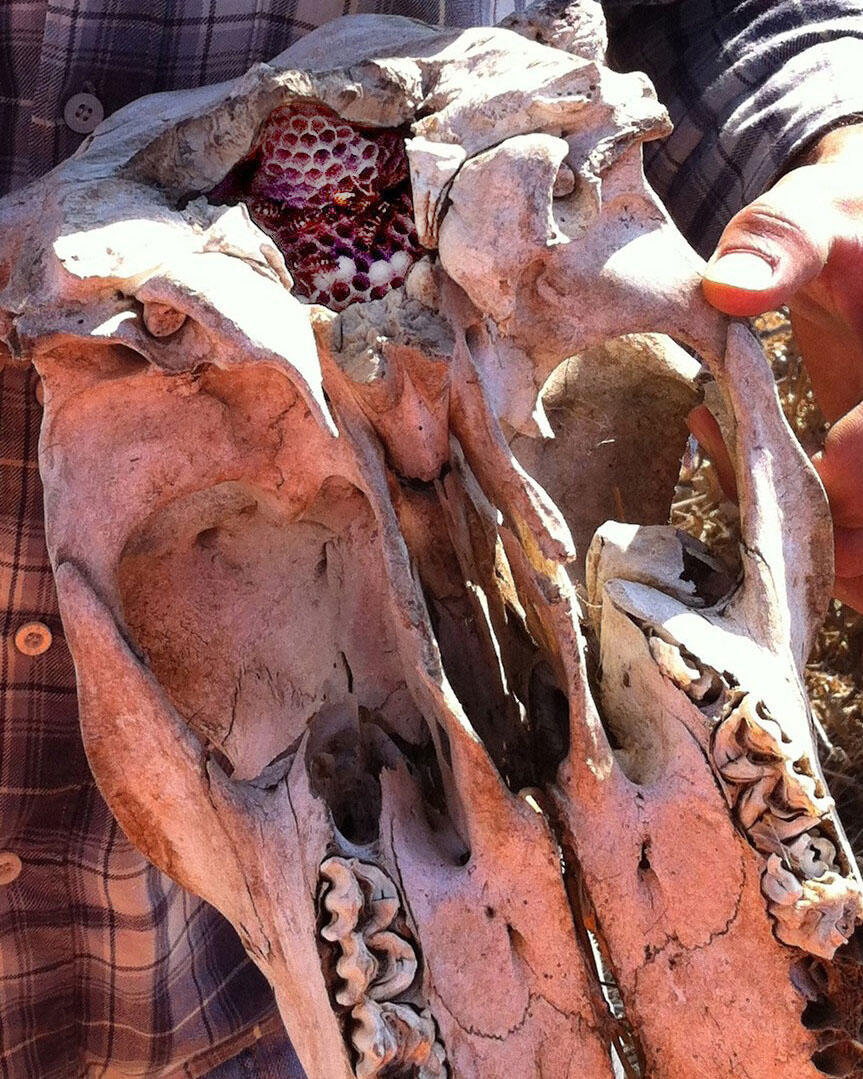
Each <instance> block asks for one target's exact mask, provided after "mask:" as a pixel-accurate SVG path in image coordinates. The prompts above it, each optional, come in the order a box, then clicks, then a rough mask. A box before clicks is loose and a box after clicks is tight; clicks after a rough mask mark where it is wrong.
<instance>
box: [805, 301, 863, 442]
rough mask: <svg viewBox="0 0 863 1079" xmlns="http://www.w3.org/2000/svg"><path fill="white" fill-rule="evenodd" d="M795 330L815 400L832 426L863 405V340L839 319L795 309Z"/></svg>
mask: <svg viewBox="0 0 863 1079" xmlns="http://www.w3.org/2000/svg"><path fill="white" fill-rule="evenodd" d="M791 330H792V332H793V334H794V340H795V341H796V343H797V347H798V348H799V349H800V354H801V355H802V356H803V359H804V361H805V363H806V370H807V371H808V372H809V379H810V381H811V383H812V392H813V394H814V395H815V400H816V401H817V402H818V406H819V408H820V409H821V411H822V413H823V414H824V418H825V419H826V420H827V421H828V422H829V423H836V421H837V420H838V419H839V418H840V417H841V416H844V415H845V413H846V412H850V411H851V409H852V408H854V406H855V405H858V404H860V402H861V401H863V337H858V336H857V335H856V334H855V333H853V332H852V331H851V330H850V329H849V328H848V327H847V325H846V324H845V323H844V322H842V321H840V320H839V319H838V318H832V319H830V318H828V317H827V316H826V315H823V314H821V313H820V312H818V313H814V314H813V313H811V306H810V310H809V312H803V311H801V310H800V308H799V306H798V305H797V304H796V302H795V304H793V305H792V307H791Z"/></svg>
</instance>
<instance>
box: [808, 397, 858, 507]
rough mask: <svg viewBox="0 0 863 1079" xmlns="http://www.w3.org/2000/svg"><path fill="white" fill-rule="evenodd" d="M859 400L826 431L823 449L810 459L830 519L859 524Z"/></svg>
mask: <svg viewBox="0 0 863 1079" xmlns="http://www.w3.org/2000/svg"><path fill="white" fill-rule="evenodd" d="M861 462H863V404H861V405H857V406H856V408H852V409H851V411H850V412H848V413H847V414H846V415H845V416H843V417H842V418H841V419H839V420H837V421H836V423H835V424H834V425H833V426H832V427H831V428H830V430H829V431H828V432H827V438H826V439H825V441H824V449H823V450H822V451H821V452H820V453H816V454H815V456H814V457H813V458H812V463H813V465H814V466H815V468H816V470H817V471H818V475H819V476H820V477H821V482H822V483H823V484H824V490H825V491H826V492H827V497H828V498H829V499H830V510H831V512H832V514H833V523H834V525H836V526H837V527H839V528H863V467H861Z"/></svg>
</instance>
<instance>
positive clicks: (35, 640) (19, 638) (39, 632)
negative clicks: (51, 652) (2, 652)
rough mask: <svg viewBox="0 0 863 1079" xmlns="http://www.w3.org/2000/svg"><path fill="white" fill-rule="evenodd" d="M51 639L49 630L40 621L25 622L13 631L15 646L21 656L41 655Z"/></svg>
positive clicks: (49, 644) (46, 649)
mask: <svg viewBox="0 0 863 1079" xmlns="http://www.w3.org/2000/svg"><path fill="white" fill-rule="evenodd" d="M53 640H54V637H53V635H52V634H51V630H50V629H48V627H47V626H46V625H45V624H44V623H42V622H27V623H26V624H25V625H23V626H19V627H18V629H17V630H16V631H15V647H16V648H17V649H18V651H19V652H20V653H21V654H22V655H23V656H41V655H42V653H43V652H47V651H48V649H49V648H50V647H51V642H52V641H53Z"/></svg>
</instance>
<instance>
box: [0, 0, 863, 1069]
mask: <svg viewBox="0 0 863 1079" xmlns="http://www.w3.org/2000/svg"><path fill="white" fill-rule="evenodd" d="M597 11H598V5H596V4H592V3H587V2H586V0H582V2H580V3H573V4H568V5H567V4H557V5H555V4H553V3H545V4H540V5H537V6H535V7H534V8H533V9H531V11H530V12H529V13H528V14H527V15H526V16H519V17H517V18H513V19H512V20H510V22H509V24H508V26H506V27H502V28H497V29H475V30H468V31H464V32H458V33H453V32H449V33H441V32H439V31H437V30H433V29H431V28H429V27H426V26H424V25H422V24H419V23H416V22H413V21H411V20H406V19H400V18H395V17H393V18H389V17H355V18H349V19H346V20H342V21H339V22H336V23H334V24H331V25H330V26H327V27H325V28H324V29H323V30H321V31H318V32H316V33H313V34H311V35H310V36H309V37H308V38H306V39H304V40H303V41H302V42H300V43H299V44H298V45H296V46H294V47H293V48H291V49H289V50H288V51H287V52H285V53H283V54H282V55H281V56H279V57H277V58H276V59H275V60H274V61H272V62H271V63H270V64H260V65H257V66H256V67H255V68H253V69H252V70H251V71H250V72H249V73H248V74H247V75H246V76H244V77H243V78H242V79H239V80H237V81H236V82H232V83H227V84H223V85H220V86H215V87H208V88H204V89H202V90H197V91H190V92H183V93H177V94H169V95H161V96H159V97H155V98H148V99H145V100H143V101H140V102H137V103H135V104H134V105H132V106H129V107H128V108H126V109H124V110H121V111H120V112H119V113H117V114H116V115H115V116H113V117H111V118H110V119H109V120H108V121H107V122H106V123H105V124H103V125H102V126H101V127H100V128H99V129H98V130H97V131H96V132H95V134H94V135H93V136H92V137H91V138H90V139H89V140H88V142H87V143H86V144H85V146H84V147H82V149H81V151H79V153H78V154H76V155H75V157H73V158H72V159H71V160H69V161H68V162H66V163H65V164H63V165H61V166H60V167H59V168H58V169H56V170H55V171H54V172H53V173H51V174H50V175H49V176H47V177H46V178H44V179H43V180H41V181H39V182H37V183H36V184H34V185H33V186H31V187H30V188H28V189H27V190H25V191H24V192H22V193H20V194H18V195H15V196H12V197H10V198H8V199H7V200H6V201H5V202H4V203H3V204H2V207H0V221H2V223H3V239H2V247H0V282H2V284H3V289H2V291H0V320H2V321H0V326H2V329H3V334H4V338H5V341H6V343H7V347H8V349H9V353H10V358H11V359H15V358H21V359H23V360H27V361H32V362H33V363H35V364H36V366H37V368H38V370H39V372H40V374H41V376H42V379H43V384H44V392H45V420H44V426H43V431H42V439H41V446H40V461H41V469H42V475H43V479H44V484H45V497H46V515H47V529H48V538H49V546H50V553H51V558H52V563H53V565H54V569H55V574H56V579H57V586H58V591H59V596H60V602H61V607H62V611H63V617H64V623H65V625H66V629H67V634H68V639H69V641H70V645H71V648H72V651H73V655H74V657H75V661H76V669H77V674H78V684H79V696H80V702H81V722H82V727H83V733H84V738H85V743H86V746H87V751H88V755H89V758H90V761H91V765H92V768H93V771H94V774H95V776H96V778H97V780H98V782H99V784H100V786H101V789H102V791H103V792H104V794H105V796H106V798H107V800H108V802H109V803H110V805H111V807H112V809H113V810H114V812H115V814H116V816H117V817H118V819H119V821H120V822H121V824H122V825H123V827H124V828H125V830H126V832H127V833H128V835H129V836H130V837H131V838H132V839H133V841H134V842H135V843H136V844H138V846H139V847H140V848H141V849H142V850H143V851H144V852H145V853H146V855H147V856H148V857H149V858H150V859H151V860H152V861H153V862H155V863H156V864H157V865H158V866H160V867H161V868H162V869H164V870H165V871H166V872H167V873H169V874H170V875H171V876H173V877H174V878H175V879H177V880H178V881H180V882H181V883H182V884H184V885H185V886H187V887H188V888H190V889H192V890H194V891H195V892H197V893H199V894H200V895H202V896H204V897H205V898H206V899H207V900H209V901H210V902H211V903H213V904H214V905H215V906H216V907H218V908H219V909H220V910H221V911H222V912H223V913H224V914H225V915H226V916H227V917H228V918H229V919H230V921H231V922H232V923H233V925H234V926H235V927H236V929H237V932H238V933H239V934H240V936H241V938H242V940H243V943H244V945H245V947H246V949H247V951H248V952H249V954H250V955H251V956H252V957H253V959H254V960H255V962H256V963H257V964H258V965H259V966H260V968H261V969H262V970H263V971H264V973H265V974H266V975H267V977H268V978H269V979H270V981H271V983H272V985H273V987H274V990H275V993H276V997H277V1000H278V1003H279V1006H280V1009H281V1011H282V1015H283V1017H284V1019H285V1023H286V1025H287V1027H288V1030H289V1032H290V1034H291V1037H292V1038H293V1040H294V1043H295V1045H296V1048H297V1051H298V1053H299V1056H300V1058H301V1060H302V1061H303V1064H304V1066H305V1068H306V1070H307V1073H308V1074H309V1076H311V1077H313V1079H348V1077H350V1076H357V1077H371V1076H380V1077H383V1076H414V1077H422V1079H433V1077H440V1076H447V1075H448V1076H459V1077H465V1079H490V1077H498V1076H519V1077H522V1076H537V1077H539V1076H560V1077H563V1076H568V1075H574V1074H577V1075H583V1076H590V1077H591V1079H602V1077H604V1076H605V1077H610V1076H612V1075H614V1074H628V1075H635V1074H644V1069H646V1073H647V1074H650V1075H652V1076H656V1077H658V1079H678V1077H684V1076H686V1077H690V1076H692V1075H693V1074H699V1073H701V1074H708V1075H710V1076H713V1077H717V1079H730V1077H732V1076H734V1077H739V1076H741V1075H750V1076H768V1075H769V1076H771V1077H774V1076H787V1077H789V1079H790V1077H792V1076H793V1077H794V1079H805V1077H807V1076H815V1075H818V1074H821V1073H820V1072H819V1071H818V1068H817V1066H816V1064H815V1063H813V1060H812V1054H813V1051H814V1048H815V1042H814V1040H813V1037H814V1036H813V1035H812V1034H811V1032H810V1031H808V1030H806V1029H805V1028H804V1026H803V1024H802V1023H801V1012H802V1010H803V1007H804V1004H805V1000H804V998H803V996H801V995H800V993H799V992H798V990H797V989H796V988H795V985H794V984H793V982H792V974H793V973H794V972H795V969H796V965H797V964H798V961H799V960H800V957H801V955H802V954H805V953H810V954H812V955H816V956H820V957H824V958H826V959H829V958H830V957H831V956H832V955H833V953H834V951H835V950H836V948H837V947H838V946H840V945H841V944H843V943H844V942H845V940H846V939H847V938H848V937H849V935H850V934H851V932H852V930H853V928H854V925H855V923H856V921H857V920H858V919H859V918H860V916H861V900H860V887H859V880H858V876H857V871H856V868H855V866H854V862H853V859H852V857H851V855H850V853H849V850H848V846H847V843H846V841H845V839H844V837H843V834H842V830H841V826H840V825H839V823H838V821H837V819H836V817H835V815H834V813H833V808H832V803H831V801H830V799H829V797H828V795H827V792H826V788H825V786H824V782H823V779H822V777H821V774H820V772H819V770H818V763H817V758H816V753H815V749H814V746H813V741H812V737H811V731H810V723H809V717H808V712H807V705H806V699H805V694H804V691H803V688H802V684H801V677H800V672H801V669H802V665H803V663H804V660H805V657H806V655H807V653H808V650H809V646H810V644H811V641H812V635H813V632H814V630H815V628H816V627H817V623H818V621H819V619H820V617H821V615H822V613H823V610H824V608H825V605H826V603H827V600H828V597H829V590H830V584H831V573H832V566H831V564H830V555H829V552H830V551H831V549H832V544H831V540H830V518H829V513H828V510H827V505H826V501H825V498H824V494H823V491H822V489H821V487H820V485H819V483H818V481H817V479H816V477H815V474H814V472H813V471H812V469H811V468H810V466H809V465H808V462H807V461H806V459H805V458H804V456H803V455H802V453H801V452H800V450H799V449H798V447H797V445H796V443H795V442H794V441H793V438H792V436H791V434H790V432H789V430H788V428H787V426H786V425H785V423H784V420H783V418H782V415H781V412H780V409H779V405H778V402H777V398H776V394H775V390H774V387H773V383H772V379H771V377H770V372H769V370H768V368H767V366H766V363H765V361H764V358H763V356H762V355H761V353H760V351H759V349H758V348H757V346H756V344H755V343H754V340H753V338H752V336H751V335H750V333H749V331H748V330H747V329H746V328H745V327H744V326H743V325H741V324H738V323H729V322H728V320H726V319H725V318H724V317H723V316H720V315H719V314H718V313H716V312H715V311H713V310H712V309H710V308H709V307H708V306H707V305H706V304H705V303H704V301H703V300H702V298H701V295H700V290H699V287H698V279H699V262H698V260H697V259H696V257H695V256H694V255H693V253H692V252H691V251H690V250H689V248H688V247H687V246H686V244H685V243H684V241H683V240H682V239H681V237H680V236H679V234H678V233H677V231H676V230H675V228H674V226H673V225H672V224H671V223H670V221H669V219H668V218H667V216H666V214H665V212H664V210H663V208H662V207H661V205H660V204H659V203H658V201H657V200H656V198H655V196H654V195H653V193H652V192H651V191H650V189H649V188H648V187H647V185H646V183H645V181H644V178H643V174H642V168H641V143H642V142H643V141H644V140H646V139H650V138H656V137H658V136H660V135H662V134H663V133H665V132H666V131H667V121H666V117H665V113H664V111H663V109H662V108H661V107H660V106H659V104H658V103H657V101H656V100H655V97H654V96H653V93H652V90H651V88H650V87H649V85H648V84H647V82H646V81H645V80H644V79H643V78H642V77H641V76H637V75H625V76H624V75H619V74H614V73H613V72H611V71H609V70H608V69H607V68H605V67H604V66H603V64H602V62H601V54H602V48H603V42H602V33H603V28H602V24H601V17H600V16H599V15H598V14H597ZM325 132H326V133H327V134H326V138H325V137H324V133H325ZM289 136H290V137H289ZM330 136H332V137H330ZM304 138H307V139H308V140H311V141H308V143H307V146H308V148H309V152H308V153H306V151H305V150H303V149H302V146H303V145H305V144H303V143H302V141H301V140H302V139H304ZM316 140H317V141H316ZM337 145H338V146H342V150H340V151H338V153H336V152H335V150H334V148H335V147H336V146H337ZM319 152H320V155H321V156H320V158H316V157H315V154H317V153H319ZM298 153H304V154H305V156H304V157H303V158H302V159H298V158H297V157H296V156H294V155H296V154H298ZM328 155H330V156H328ZM340 155H341V156H340ZM351 155H353V156H351ZM365 161H369V162H371V166H369V167H370V168H371V171H370V172H368V171H367V170H366V166H365V165H364V162H365ZM333 162H334V164H333ZM345 162H347V165H346V164H345ZM321 163H324V164H321ZM319 164H321V167H320V168H319V167H318V165H319ZM330 165H332V167H333V169H334V171H333V172H332V174H329V173H328V172H327V169H328V168H330ZM288 170H293V171H292V172H290V173H289V171H288ZM340 170H341V171H340ZM408 176H409V183H408ZM381 177H385V179H381ZM301 184H304V185H306V186H305V187H302V189H301V187H300V186H299V185H301ZM301 190H302V191H303V192H305V195H304V196H303V199H305V201H304V200H303V199H301V198H300V196H299V195H297V192H298V191H301ZM292 200H293V201H292ZM406 200H407V201H406ZM411 210H412V213H413V220H411ZM339 228H342V229H343V232H342V233H339V232H338V229H339ZM327 230H330V231H327ZM322 237H323V239H322ZM327 237H329V239H327ZM339 237H341V239H339ZM343 241H344V243H345V244H346V245H347V246H346V247H345V249H344V251H343V252H342V253H341V254H339V253H338V251H337V250H336V247H335V246H334V245H336V244H339V243H342V242H343ZM352 245H353V246H352ZM363 245H365V246H363ZM310 301H317V302H310ZM327 305H328V306H327ZM663 335H668V336H663ZM670 338H674V339H676V340H677V341H678V342H682V343H683V344H684V345H686V346H688V347H689V348H690V349H693V350H695V351H697V353H698V354H699V355H700V357H701V358H702V360H703V361H704V364H705V365H706V370H709V372H710V374H711V375H712V378H713V380H714V381H713V383H712V385H711V392H712V393H713V399H714V400H715V402H717V405H716V407H717V412H718V415H719V418H720V421H721V423H722V424H723V427H724V430H725V433H726V437H727V440H728V442H729V445H730V446H732V447H733V452H734V455H735V459H736V469H737V481H738V487H739V492H740V509H741V521H742V545H741V565H740V571H739V576H738V577H736V578H735V577H734V575H733V574H729V573H728V572H727V571H726V570H725V569H724V568H723V567H722V566H721V565H719V564H718V563H717V562H716V560H715V559H713V558H712V557H711V555H710V554H709V553H708V552H707V551H705V550H704V549H703V548H702V547H701V546H700V545H699V544H698V543H696V542H695V541H694V540H692V539H690V538H689V537H686V536H683V535H681V534H678V533H677V532H675V531H674V530H673V529H671V528H669V527H668V526H667V525H665V524H664V521H665V520H666V519H667V510H668V502H669V499H670V494H671V490H672V489H673V486H674V482H675V478H676V473H677V464H678V458H679V454H680V451H681V448H682V444H683V440H684V438H685V433H684V432H685V427H684V420H683V418H684V416H685V414H686V411H687V410H688V409H689V408H690V407H692V405H693V403H694V402H695V401H696V400H697V397H698V393H699V389H698V386H697V384H696V380H695V379H694V378H693V374H694V372H697V370H698V364H697V363H696V362H695V361H693V360H692V359H691V357H690V355H689V354H688V352H686V351H684V350H683V349H682V348H680V346H679V345H675V344H674V343H673V341H672V340H671V339H670ZM608 447H612V449H611V450H609V449H607V448H608ZM627 462H629V463H628V464H627ZM615 507H622V508H623V510H624V512H626V513H628V515H629V516H630V517H632V518H634V519H635V520H637V521H638V522H639V523H638V524H637V525H627V524H622V523H613V522H612V523H606V522H607V521H608V518H609V517H612V516H614V515H615ZM597 529H598V531H597ZM594 532H595V533H596V536H595V538H594V539H593V541H592V543H590V539H591V536H593V534H594ZM573 540H575V543H574V542H573ZM588 543H590V547H589V550H588V551H587V561H586V569H582V563H581V562H578V561H576V547H578V549H579V550H581V551H583V550H584V549H586V547H587V544H588ZM582 585H583V586H584V588H585V593H584V597H585V602H584V603H581V602H580V601H579V597H578V590H579V589H580V588H581V587H582ZM582 608H584V610H585V611H586V612H587V613H586V614H583V613H582ZM609 979H613V981H614V984H615V990H614V994H613V996H612V997H610V996H609V993H608V992H607V989H606V986H605V983H606V982H608V980H609ZM705 1017H712V1018H713V1021H712V1022H705ZM639 1069H641V1071H639Z"/></svg>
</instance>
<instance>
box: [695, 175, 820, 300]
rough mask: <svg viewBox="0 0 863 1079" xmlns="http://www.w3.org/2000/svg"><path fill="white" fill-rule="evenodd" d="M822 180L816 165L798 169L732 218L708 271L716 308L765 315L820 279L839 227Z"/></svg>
mask: <svg viewBox="0 0 863 1079" xmlns="http://www.w3.org/2000/svg"><path fill="white" fill-rule="evenodd" d="M813 172H814V173H815V175H814V176H813ZM817 181H818V173H817V170H815V169H814V167H813V166H807V167H804V168H800V169H795V170H794V171H793V172H790V173H788V175H787V176H785V177H783V178H782V179H781V180H780V181H779V182H778V183H777V184H776V185H775V186H774V187H773V188H771V190H770V191H767V192H766V193H765V194H764V195H762V196H761V197H760V198H759V199H756V200H755V202H752V203H750V204H749V205H748V206H745V207H744V208H743V209H742V210H741V211H740V212H739V213H737V214H736V215H735V216H734V217H733V218H732V219H731V221H730V222H729V223H728V225H727V226H726V228H725V231H724V232H723V233H722V236H721V238H720V240H719V244H718V245H717V248H716V251H715V253H714V255H713V257H712V258H711V259H710V261H709V262H708V264H707V267H706V269H705V271H704V279H703V282H702V284H703V288H704V293H705V296H706V297H707V299H708V300H709V301H710V303H712V304H713V305H714V306H715V307H718V308H719V310H720V311H724V312H725V313H726V314H728V315H738V316H740V315H759V314H761V313H762V312H764V311H770V310H772V309H773V308H775V307H780V306H781V305H782V304H785V303H787V302H788V301H789V300H790V299H791V297H792V296H793V295H794V294H795V293H796V292H798V291H799V290H800V289H801V288H802V287H803V286H804V285H806V284H808V283H809V282H810V281H812V280H813V279H814V278H815V277H817V276H818V274H819V273H820V272H821V270H822V269H823V268H824V265H825V263H826V261H827V257H828V255H829V253H830V247H831V244H832V242H833V237H834V234H835V229H836V223H835V213H834V210H833V202H832V199H831V197H830V196H829V194H828V193H827V192H825V191H824V190H823V188H822V189H821V190H818V187H817Z"/></svg>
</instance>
